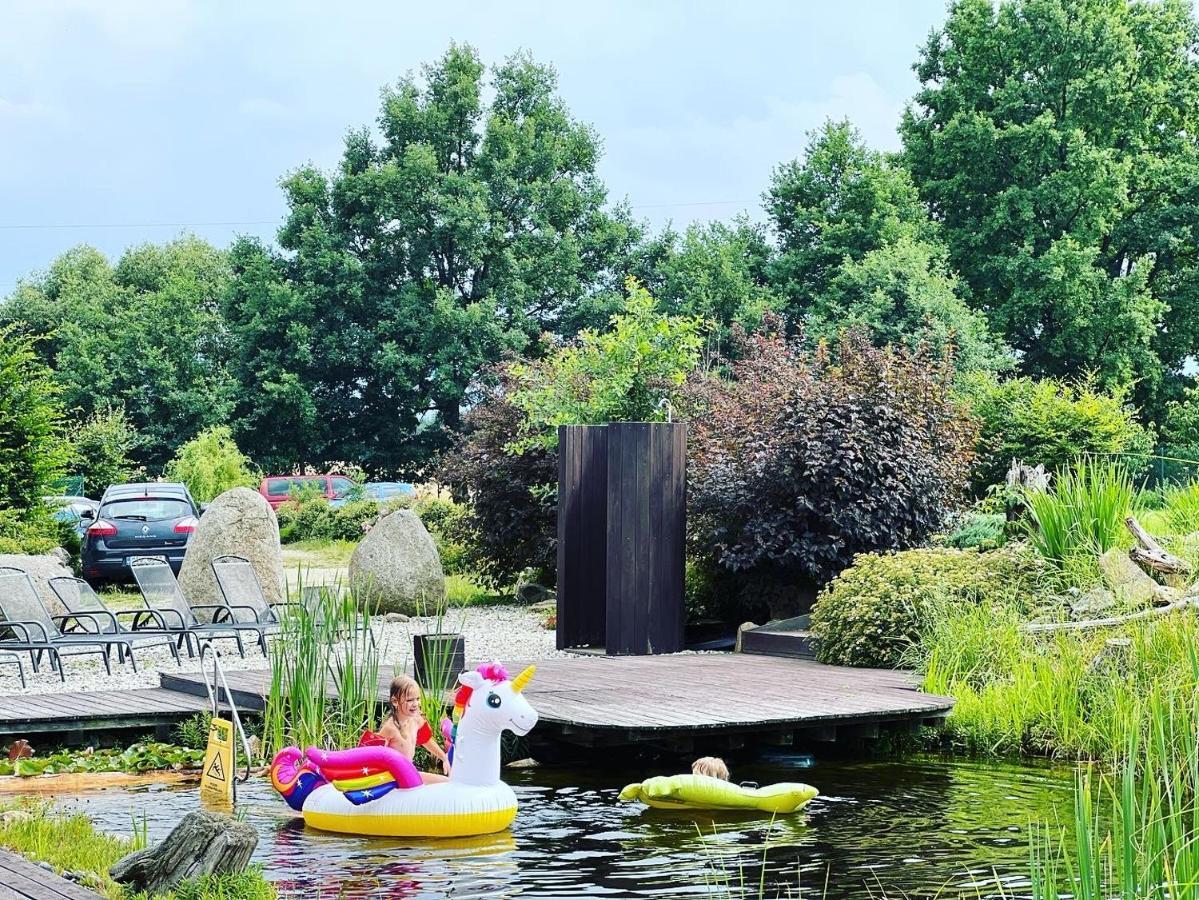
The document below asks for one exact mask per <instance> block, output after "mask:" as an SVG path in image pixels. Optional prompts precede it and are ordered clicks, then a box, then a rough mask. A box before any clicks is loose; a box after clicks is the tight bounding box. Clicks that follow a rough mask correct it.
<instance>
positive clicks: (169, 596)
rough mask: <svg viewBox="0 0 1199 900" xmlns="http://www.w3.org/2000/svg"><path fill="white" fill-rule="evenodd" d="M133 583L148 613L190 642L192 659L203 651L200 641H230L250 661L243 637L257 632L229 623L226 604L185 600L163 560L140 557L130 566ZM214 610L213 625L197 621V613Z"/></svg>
mask: <svg viewBox="0 0 1199 900" xmlns="http://www.w3.org/2000/svg"><path fill="white" fill-rule="evenodd" d="M129 570H130V571H131V572H132V573H133V579H134V581H136V582H137V587H138V590H140V591H141V593H142V601H143V602H144V603H145V604H146V609H148V610H154V611H155V612H157V613H158V614H159V615H160V616H162V619H163V623H164V625H165V627H166V628H167V629H168V630H169V631H172V632H175V633H177V634H179V635H181V636H182V637H183V639H184V641H185V642H186V646H187V654H188V656H193V655H194V654H195V653H196V651H197V650H198V649H199V644H200V641H202V640H208V641H215V640H230V641H236V643H237V652H238V653H239V654H241V657H242V659H245V658H246V648H245V644H244V643H243V642H242V633H243V632H245V631H254V632H255V633H257V629H256V628H243V627H242V626H240V625H238V624H237V623H235V622H233V621H231V620H230V619H229V617H230V613H229V609H228V607H226V606H225V605H224V604H218V603H214V604H198V605H194V606H193V605H192V604H191V603H189V602H188V600H187V598H186V597H185V596H183V591H182V590H181V589H180V587H179V582H178V581H176V580H175V573H174V572H173V571H171V567H170V565H169V564H168V563H167V561H166V560H164V559H163V558H162V557H158V556H139V557H138V558H137V559H135V560H133V562H132V563H130V565H129ZM197 610H199V611H205V610H210V611H211V613H212V617H213V621H212V622H211V623H205V622H201V621H200V620H199V619H197V618H196V611H197Z"/></svg>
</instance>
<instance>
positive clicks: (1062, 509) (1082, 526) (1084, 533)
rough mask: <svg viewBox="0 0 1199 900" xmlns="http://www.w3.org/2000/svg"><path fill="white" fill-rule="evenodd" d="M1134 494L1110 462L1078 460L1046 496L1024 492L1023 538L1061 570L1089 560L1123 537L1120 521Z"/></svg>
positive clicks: (1124, 476)
mask: <svg viewBox="0 0 1199 900" xmlns="http://www.w3.org/2000/svg"><path fill="white" fill-rule="evenodd" d="M1135 496H1136V489H1135V488H1134V486H1133V480H1132V477H1131V476H1130V475H1129V474H1128V470H1127V469H1126V468H1125V467H1124V465H1123V464H1122V463H1120V462H1118V461H1116V460H1113V459H1111V458H1109V457H1085V456H1084V457H1079V458H1078V459H1076V460H1075V461H1074V462H1073V463H1072V464H1070V465H1069V466H1068V467H1066V468H1064V469H1062V470H1061V471H1060V472H1058V474H1057V477H1056V478H1055V479H1054V480H1053V483H1052V485H1051V486H1050V488H1049V490H1047V491H1029V492H1027V493H1026V494H1025V496H1024V501H1025V503H1026V504H1027V506H1028V510H1029V513H1030V517H1029V524H1028V538H1029V541H1030V542H1031V543H1032V545H1033V547H1034V548H1036V550H1037V551H1038V552H1039V553H1040V554H1041V555H1042V556H1044V557H1045V558H1046V559H1049V560H1052V561H1053V562H1055V563H1057V564H1058V565H1059V566H1062V567H1063V568H1067V567H1068V566H1069V565H1070V563H1071V562H1073V561H1075V560H1077V559H1079V558H1081V557H1094V556H1097V555H1099V554H1101V553H1104V552H1106V551H1107V550H1110V549H1111V548H1112V547H1115V546H1117V545H1118V544H1119V543H1120V542H1121V541H1122V540H1123V539H1124V536H1125V531H1124V519H1125V517H1126V516H1127V515H1128V513H1129V510H1130V509H1131V508H1132V503H1133V499H1134V497H1135Z"/></svg>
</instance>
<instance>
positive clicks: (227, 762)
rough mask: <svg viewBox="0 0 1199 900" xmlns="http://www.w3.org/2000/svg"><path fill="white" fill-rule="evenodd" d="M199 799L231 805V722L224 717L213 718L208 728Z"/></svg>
mask: <svg viewBox="0 0 1199 900" xmlns="http://www.w3.org/2000/svg"><path fill="white" fill-rule="evenodd" d="M200 799H201V800H203V801H205V802H207V803H212V804H216V805H220V806H232V805H233V723H232V722H229V721H227V720H226V719H217V718H214V719H213V720H212V727H211V728H209V730H208V749H207V750H206V751H205V753H204V768H203V769H202V770H201V774H200Z"/></svg>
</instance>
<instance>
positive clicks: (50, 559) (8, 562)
mask: <svg viewBox="0 0 1199 900" xmlns="http://www.w3.org/2000/svg"><path fill="white" fill-rule="evenodd" d="M0 566H12V567H14V568H17V569H20V570H21V571H22V572H26V573H27V574H28V575H29V577H30V578H31V579H32V580H33V584H34V586H35V587H36V588H37V592H38V595H39V596H40V597H41V598H42V602H43V603H45V604H46V608H47V609H48V610H50V613H51V615H55V616H64V615H66V613H67V608H66V607H65V606H63V605H62V603H61V602H60V601H59V599H58V597H57V596H56V595H55V593H54V591H52V590H50V585H49V581H50V579H51V578H58V577H60V576H63V575H66V576H71V575H74V574H75V573H74V572H72V571H71V570H70V569H68V568H67V567H66V566H65V565H63V562H62V559H61V558H60V557H59V556H58V555H56V554H54V553H47V554H45V555H42V556H33V555H31V554H24V553H0Z"/></svg>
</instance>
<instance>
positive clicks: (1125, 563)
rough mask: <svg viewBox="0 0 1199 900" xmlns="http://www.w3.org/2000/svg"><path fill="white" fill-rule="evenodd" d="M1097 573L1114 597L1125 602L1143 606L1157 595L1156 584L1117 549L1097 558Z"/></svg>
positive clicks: (1124, 552)
mask: <svg viewBox="0 0 1199 900" xmlns="http://www.w3.org/2000/svg"><path fill="white" fill-rule="evenodd" d="M1099 571H1100V572H1102V573H1103V579H1104V581H1106V582H1107V586H1108V587H1109V588H1111V589H1112V591H1114V592H1115V594H1116V597H1118V598H1119V599H1121V600H1123V601H1125V602H1128V603H1132V604H1135V605H1136V606H1145V605H1148V604H1149V603H1152V602H1153V598H1154V597H1155V596H1156V595H1157V589H1158V583H1157V582H1156V581H1154V580H1153V579H1152V578H1150V577H1149V576H1148V575H1147V574H1146V573H1145V571H1144V570H1143V569H1142V568H1141V567H1140V566H1138V565H1137V564H1136V563H1134V562H1133V561H1132V560H1131V559H1129V558H1128V553H1127V552H1126V551H1124V550H1121V549H1119V548H1118V547H1113V548H1112V549H1111V550H1108V551H1107V553H1105V554H1103V556H1101V557H1099Z"/></svg>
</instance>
